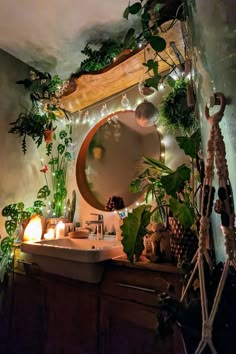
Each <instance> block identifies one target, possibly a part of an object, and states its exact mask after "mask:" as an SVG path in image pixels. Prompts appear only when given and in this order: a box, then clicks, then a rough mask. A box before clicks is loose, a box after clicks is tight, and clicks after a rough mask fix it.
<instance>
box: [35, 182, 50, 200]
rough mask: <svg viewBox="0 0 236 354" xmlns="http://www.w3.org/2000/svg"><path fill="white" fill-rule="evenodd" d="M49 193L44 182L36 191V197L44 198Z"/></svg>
mask: <svg viewBox="0 0 236 354" xmlns="http://www.w3.org/2000/svg"><path fill="white" fill-rule="evenodd" d="M49 195H50V189H49V188H48V186H47V185H46V184H45V186H43V187H42V188H40V190H39V191H38V194H37V198H43V199H46V198H47V197H48V196H49Z"/></svg>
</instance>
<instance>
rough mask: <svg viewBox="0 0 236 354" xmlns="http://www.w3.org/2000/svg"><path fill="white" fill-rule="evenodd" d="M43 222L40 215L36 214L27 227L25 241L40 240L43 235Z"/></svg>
mask: <svg viewBox="0 0 236 354" xmlns="http://www.w3.org/2000/svg"><path fill="white" fill-rule="evenodd" d="M42 231H43V229H42V222H41V218H40V216H39V215H34V216H32V218H31V219H30V222H29V223H28V225H27V226H26V228H25V231H24V236H23V241H39V240H41V237H42Z"/></svg>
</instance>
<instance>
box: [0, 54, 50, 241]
mask: <svg viewBox="0 0 236 354" xmlns="http://www.w3.org/2000/svg"><path fill="white" fill-rule="evenodd" d="M28 75H29V67H28V66H27V65H26V64H24V63H23V62H21V61H20V60H18V59H16V58H14V57H13V56H11V55H10V54H8V53H6V52H4V51H3V50H1V49H0V93H1V94H0V163H1V169H0V213H1V211H2V208H3V207H4V206H6V205H7V204H11V203H16V202H19V201H23V202H24V203H25V204H26V206H30V205H31V203H32V201H33V200H34V199H36V193H37V191H38V189H39V188H40V186H41V185H42V182H43V181H42V180H41V177H42V176H40V174H39V173H38V172H39V169H40V168H41V167H40V152H39V150H37V148H36V147H35V144H34V143H32V141H31V140H29V139H28V140H27V147H28V151H27V154H26V155H24V154H23V152H22V151H21V141H20V139H19V138H18V136H17V135H15V134H8V130H9V128H10V126H9V123H10V122H12V121H15V120H16V119H17V117H18V114H19V113H20V112H22V111H24V109H25V108H26V107H27V106H28V102H27V99H26V97H28V96H27V95H26V92H25V89H24V88H23V87H22V85H16V81H18V80H21V79H24V78H25V77H27V76H28ZM4 222H5V218H3V217H2V216H1V215H0V235H1V236H4V235H5V229H4Z"/></svg>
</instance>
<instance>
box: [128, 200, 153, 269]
mask: <svg viewBox="0 0 236 354" xmlns="http://www.w3.org/2000/svg"><path fill="white" fill-rule="evenodd" d="M150 209H151V206H150V205H140V206H138V207H137V208H135V209H133V211H132V213H128V216H127V217H126V218H125V219H124V222H123V225H122V226H121V230H122V234H121V235H122V236H123V239H122V241H121V243H122V245H123V247H124V252H125V253H126V254H127V257H128V259H129V261H130V262H132V263H133V262H134V256H135V260H138V259H139V257H140V256H141V254H142V252H143V249H144V245H143V237H144V236H145V235H146V234H147V232H148V231H147V229H146V227H147V226H148V224H149V222H150V217H151V212H150Z"/></svg>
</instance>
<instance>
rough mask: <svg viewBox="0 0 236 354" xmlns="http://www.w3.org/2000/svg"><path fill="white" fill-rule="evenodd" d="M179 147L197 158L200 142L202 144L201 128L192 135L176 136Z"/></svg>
mask: <svg viewBox="0 0 236 354" xmlns="http://www.w3.org/2000/svg"><path fill="white" fill-rule="evenodd" d="M176 140H177V142H178V144H179V147H180V148H181V149H182V150H184V152H185V154H186V155H188V156H190V157H192V158H195V157H196V155H197V152H198V151H199V148H200V144H201V133H200V129H198V130H196V131H195V133H193V134H192V136H190V137H187V136H180V137H177V138H176Z"/></svg>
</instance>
